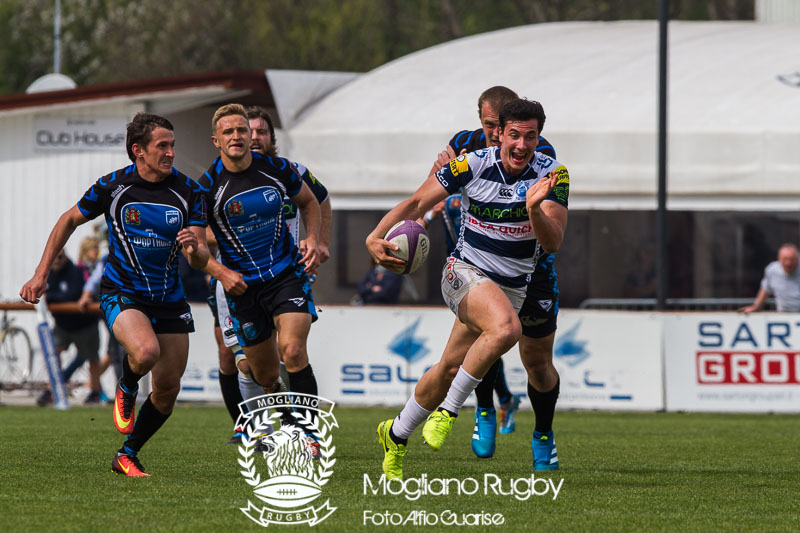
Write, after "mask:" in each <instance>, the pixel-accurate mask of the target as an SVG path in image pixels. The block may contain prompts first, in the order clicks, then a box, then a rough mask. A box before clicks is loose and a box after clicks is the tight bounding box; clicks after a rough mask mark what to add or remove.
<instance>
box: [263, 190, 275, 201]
mask: <svg viewBox="0 0 800 533" xmlns="http://www.w3.org/2000/svg"><path fill="white" fill-rule="evenodd" d="M264 200H266V201H267V203H268V204H274V203H275V202H277V201H278V193H276V192H275V191H264Z"/></svg>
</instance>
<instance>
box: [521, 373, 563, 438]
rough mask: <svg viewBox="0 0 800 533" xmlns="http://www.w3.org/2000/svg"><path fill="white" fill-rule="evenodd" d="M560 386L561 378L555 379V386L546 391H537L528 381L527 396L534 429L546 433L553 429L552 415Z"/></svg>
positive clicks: (554, 411) (554, 412)
mask: <svg viewBox="0 0 800 533" xmlns="http://www.w3.org/2000/svg"><path fill="white" fill-rule="evenodd" d="M560 386H561V378H558V381H556V386H555V387H553V389H552V390H550V391H548V392H539V391H538V390H536V389H534V388H533V385H531V384H530V383H528V397H529V398H530V399H531V405H532V406H533V413H534V415H535V417H536V428H535V429H536V431H538V432H539V433H547V432H549V431H550V430H551V429H553V417H554V416H555V414H556V401H558V391H559V388H560Z"/></svg>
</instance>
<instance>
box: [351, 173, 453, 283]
mask: <svg viewBox="0 0 800 533" xmlns="http://www.w3.org/2000/svg"><path fill="white" fill-rule="evenodd" d="M446 197H447V190H446V189H445V188H444V187H442V184H441V183H439V180H438V179H436V176H434V173H433V172H431V174H430V175H429V176H428V179H427V180H425V183H423V184H422V185H421V186H420V188H419V189H417V192H415V193H414V194H413V195H412V196H411V198H409V199H408V200H405V201H403V202H400V203H399V204H397V205H396V206H395V207H394V208H393V209H392V210H391V211H389V212H388V213H386V216H384V217H383V218H382V219H381V221H380V222H379V223H378V225H377V227H376V228H375V229H374V230H372V233H370V234H369V235H367V238H366V241H365V244H366V245H367V250H368V251H369V254H370V255H371V256H372V258H373V259H374V260H375V262H376V263H378V264H380V265H381V266H384V267H386V268H388V269H389V270H391V271H393V272H402V271H403V269H405V265H406V262H405V261H403V260H402V259H398V258H396V257H393V256H391V255H389V254H388V253H387V250H397V246H396V245H394V244H392V243H390V242H389V241H387V240H385V239H384V238H383V237H384V236H385V235H386V232H387V231H389V229H391V227H392V226H394V225H395V224H397V223H398V222H400V221H401V220H417V219H418V218H419V217H421V216H422V215H423V214H424V213H425V212H426V211H427V210H428V209H430V208H431V207H433V205H434V204H436V203H437V202H441V201H442V200H444V199H445V198H446Z"/></svg>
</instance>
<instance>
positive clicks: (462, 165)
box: [450, 155, 469, 176]
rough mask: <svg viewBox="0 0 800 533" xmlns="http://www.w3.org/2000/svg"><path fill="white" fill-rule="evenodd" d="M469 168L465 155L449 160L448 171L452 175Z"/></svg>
mask: <svg viewBox="0 0 800 533" xmlns="http://www.w3.org/2000/svg"><path fill="white" fill-rule="evenodd" d="M468 170H469V163H467V156H465V155H460V156H458V157H456V158H455V159H453V160H452V161H450V172H452V173H453V176H458V175H459V174H460V173H462V172H466V171H468Z"/></svg>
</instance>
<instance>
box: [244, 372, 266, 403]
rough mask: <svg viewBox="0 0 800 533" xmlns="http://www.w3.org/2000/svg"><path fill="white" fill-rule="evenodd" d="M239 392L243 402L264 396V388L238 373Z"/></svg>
mask: <svg viewBox="0 0 800 533" xmlns="http://www.w3.org/2000/svg"><path fill="white" fill-rule="evenodd" d="M239 392H241V393H242V399H243V400H249V399H250V398H255V397H256V396H264V395H265V394H266V393H265V392H264V387H262V386H261V385H259V384H258V383H256V382H255V381H253V380H252V379H250V378H246V377H244V376H243V375H242V373H241V372H239Z"/></svg>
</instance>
